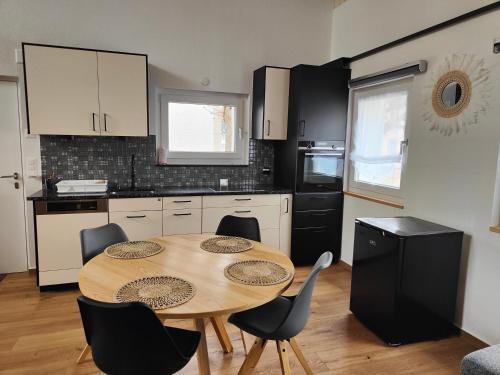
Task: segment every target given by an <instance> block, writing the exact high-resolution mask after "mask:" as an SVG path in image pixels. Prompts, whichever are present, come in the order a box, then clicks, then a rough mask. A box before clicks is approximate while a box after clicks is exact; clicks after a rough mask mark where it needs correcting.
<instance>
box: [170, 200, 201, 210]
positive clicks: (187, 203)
mask: <svg viewBox="0 0 500 375" xmlns="http://www.w3.org/2000/svg"><path fill="white" fill-rule="evenodd" d="M184 208H201V197H165V198H163V209H164V210H180V209H184Z"/></svg>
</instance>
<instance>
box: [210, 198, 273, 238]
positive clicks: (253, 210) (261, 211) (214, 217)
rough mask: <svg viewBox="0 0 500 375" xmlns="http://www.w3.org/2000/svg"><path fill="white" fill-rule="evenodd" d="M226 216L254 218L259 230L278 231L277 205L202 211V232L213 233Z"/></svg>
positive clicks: (219, 208) (218, 208)
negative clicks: (257, 222)
mask: <svg viewBox="0 0 500 375" xmlns="http://www.w3.org/2000/svg"><path fill="white" fill-rule="evenodd" d="M226 215H233V216H240V217H255V218H257V220H258V221H259V226H260V229H274V228H276V229H279V224H280V206H279V205H278V206H261V207H216V208H204V209H203V220H202V223H203V224H202V229H203V232H215V231H216V230H217V227H218V226H219V223H220V221H221V219H222V218H223V217H224V216H226Z"/></svg>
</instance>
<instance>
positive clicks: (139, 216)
mask: <svg viewBox="0 0 500 375" xmlns="http://www.w3.org/2000/svg"><path fill="white" fill-rule="evenodd" d="M145 217H146V215H127V219H143V218H145Z"/></svg>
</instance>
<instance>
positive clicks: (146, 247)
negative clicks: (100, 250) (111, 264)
mask: <svg viewBox="0 0 500 375" xmlns="http://www.w3.org/2000/svg"><path fill="white" fill-rule="evenodd" d="M162 250H163V246H161V245H160V244H159V243H157V242H153V241H126V242H120V243H117V244H114V245H111V246H108V247H107V248H106V250H104V254H106V255H107V256H108V257H111V258H118V259H138V258H146V257H150V256H152V255H155V254H158V253H159V252H161V251H162Z"/></svg>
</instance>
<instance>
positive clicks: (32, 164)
mask: <svg viewBox="0 0 500 375" xmlns="http://www.w3.org/2000/svg"><path fill="white" fill-rule="evenodd" d="M26 169H27V172H28V177H39V176H40V175H41V174H42V170H41V169H42V168H41V165H40V160H39V159H38V158H37V157H28V158H26Z"/></svg>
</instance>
